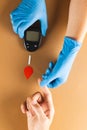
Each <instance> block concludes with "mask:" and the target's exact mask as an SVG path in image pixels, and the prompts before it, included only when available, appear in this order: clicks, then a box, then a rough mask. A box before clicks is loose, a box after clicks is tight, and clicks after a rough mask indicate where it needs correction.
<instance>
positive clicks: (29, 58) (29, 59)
mask: <svg viewBox="0 0 87 130" xmlns="http://www.w3.org/2000/svg"><path fill="white" fill-rule="evenodd" d="M30 63H31V55H29V57H28V65H30Z"/></svg>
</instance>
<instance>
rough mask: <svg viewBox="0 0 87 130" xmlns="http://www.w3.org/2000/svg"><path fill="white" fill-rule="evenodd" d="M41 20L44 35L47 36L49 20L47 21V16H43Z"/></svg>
mask: <svg viewBox="0 0 87 130" xmlns="http://www.w3.org/2000/svg"><path fill="white" fill-rule="evenodd" d="M40 21H41V32H42V35H43V36H46V31H47V28H48V22H47V16H45V17H44V16H43V18H42V19H41V20H40Z"/></svg>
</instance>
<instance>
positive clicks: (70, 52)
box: [40, 37, 81, 88]
mask: <svg viewBox="0 0 87 130" xmlns="http://www.w3.org/2000/svg"><path fill="white" fill-rule="evenodd" d="M80 47H81V43H79V42H77V41H76V40H74V39H71V38H69V37H65V38H64V44H63V48H62V50H61V52H60V54H59V56H58V59H57V61H56V63H55V64H54V63H53V62H50V63H49V68H48V69H47V70H46V72H45V74H44V75H42V81H41V82H40V86H48V87H49V88H55V87H58V86H60V85H61V84H63V83H64V82H65V81H66V80H67V78H68V75H69V72H70V70H71V67H72V64H73V62H74V60H75V57H76V55H77V53H78V51H79V49H80Z"/></svg>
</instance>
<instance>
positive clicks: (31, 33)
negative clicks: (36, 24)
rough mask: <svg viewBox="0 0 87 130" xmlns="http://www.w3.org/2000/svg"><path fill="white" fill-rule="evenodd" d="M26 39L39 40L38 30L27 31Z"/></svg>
mask: <svg viewBox="0 0 87 130" xmlns="http://www.w3.org/2000/svg"><path fill="white" fill-rule="evenodd" d="M26 40H27V41H32V42H36V41H38V40H39V32H37V31H27V33H26Z"/></svg>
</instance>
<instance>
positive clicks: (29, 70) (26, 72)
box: [24, 66, 33, 79]
mask: <svg viewBox="0 0 87 130" xmlns="http://www.w3.org/2000/svg"><path fill="white" fill-rule="evenodd" d="M32 74H33V68H32V67H31V66H26V67H25V68H24V75H25V76H26V78H27V79H28V78H30V76H31V75H32Z"/></svg>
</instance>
